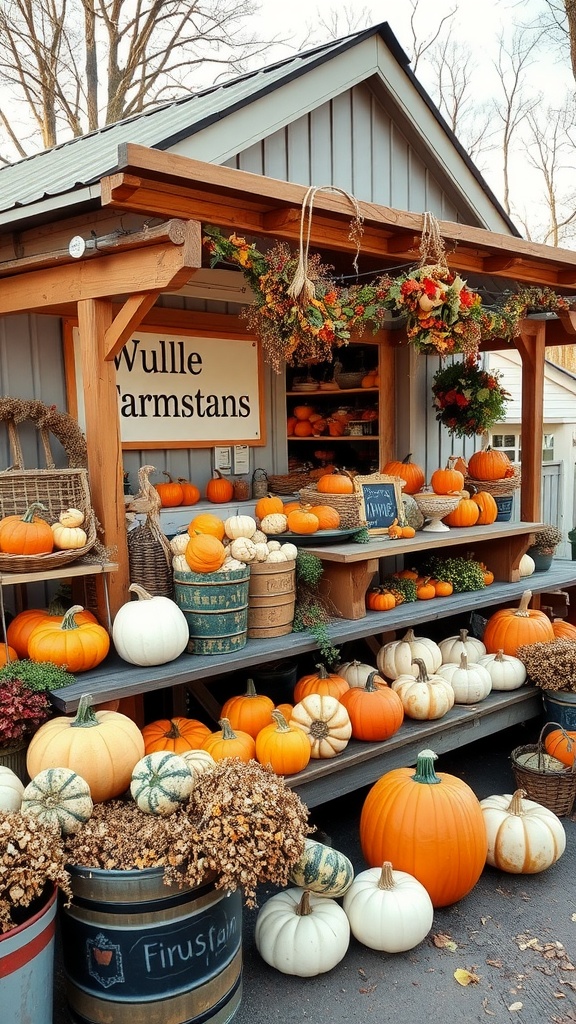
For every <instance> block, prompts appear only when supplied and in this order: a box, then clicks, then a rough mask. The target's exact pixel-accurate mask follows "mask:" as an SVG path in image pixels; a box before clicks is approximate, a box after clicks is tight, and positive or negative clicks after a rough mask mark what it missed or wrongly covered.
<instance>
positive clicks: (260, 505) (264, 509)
mask: <svg viewBox="0 0 576 1024" xmlns="http://www.w3.org/2000/svg"><path fill="white" fill-rule="evenodd" d="M274 512H284V514H286V512H285V508H284V502H283V501H282V498H276V497H274V495H272V494H266V495H265V496H264V497H263V498H258V501H257V502H256V505H255V507H254V515H255V516H256V518H257V519H264V516H269V515H272V514H273V513H274Z"/></svg>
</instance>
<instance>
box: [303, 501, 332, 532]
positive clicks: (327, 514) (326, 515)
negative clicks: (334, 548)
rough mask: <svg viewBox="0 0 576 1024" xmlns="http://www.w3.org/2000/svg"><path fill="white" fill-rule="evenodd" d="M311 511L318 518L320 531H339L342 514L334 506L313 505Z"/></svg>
mask: <svg viewBox="0 0 576 1024" xmlns="http://www.w3.org/2000/svg"><path fill="white" fill-rule="evenodd" d="M309 511H310V512H311V513H312V515H314V516H316V518H317V520H318V524H319V526H318V529H319V530H337V529H338V527H339V526H340V513H339V511H338V509H336V508H332V505H312V506H311V508H310V510H309Z"/></svg>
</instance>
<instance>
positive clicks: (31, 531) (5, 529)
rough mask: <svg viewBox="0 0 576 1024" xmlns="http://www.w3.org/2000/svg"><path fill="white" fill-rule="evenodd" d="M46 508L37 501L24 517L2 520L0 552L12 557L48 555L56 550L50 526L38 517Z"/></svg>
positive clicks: (11, 517)
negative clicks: (39, 512) (38, 513)
mask: <svg viewBox="0 0 576 1024" xmlns="http://www.w3.org/2000/svg"><path fill="white" fill-rule="evenodd" d="M38 511H41V512H45V511H46V508H45V506H44V505H42V504H41V503H40V502H38V501H36V502H34V503H33V504H32V505H30V506H29V507H28V508H27V509H26V511H25V512H24V514H23V515H11V516H5V517H4V519H1V520H0V551H2V552H4V554H10V555H48V554H50V552H51V551H53V550H54V537H53V534H52V530H51V529H50V525H49V524H48V523H47V522H46V520H45V519H42V518H41V517H40V516H39V515H36V513H37V512H38Z"/></svg>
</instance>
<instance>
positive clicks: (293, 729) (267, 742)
mask: <svg viewBox="0 0 576 1024" xmlns="http://www.w3.org/2000/svg"><path fill="white" fill-rule="evenodd" d="M291 712H292V707H290V714H291ZM270 715H271V717H272V719H273V721H272V723H271V724H270V725H265V726H264V727H263V728H261V729H260V730H259V732H258V735H257V736H256V760H257V761H259V762H260V764H269V765H270V766H271V767H272V770H273V771H274V772H276V774H277V775H296V774H297V773H298V772H301V771H303V770H304V768H305V767H306V765H307V764H308V762H309V761H310V758H311V756H312V750H311V747H310V743H309V741H308V737H307V735H306V733H305V732H304V731H303V730H302V729H299V728H298V727H297V726H295V725H289V723H288V722H287V721H286V717H285V716H284V715H283V714H282V712H281V710H280V709H279V708H274V710H273V711H271V712H270Z"/></svg>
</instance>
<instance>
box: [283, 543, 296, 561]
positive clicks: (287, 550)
mask: <svg viewBox="0 0 576 1024" xmlns="http://www.w3.org/2000/svg"><path fill="white" fill-rule="evenodd" d="M280 551H281V552H282V554H283V555H286V558H287V559H288V561H289V562H292V561H293V560H294V559H295V558H298V548H297V547H296V545H295V544H290V543H288V542H287V543H286V544H282V547H281V548H280Z"/></svg>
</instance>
